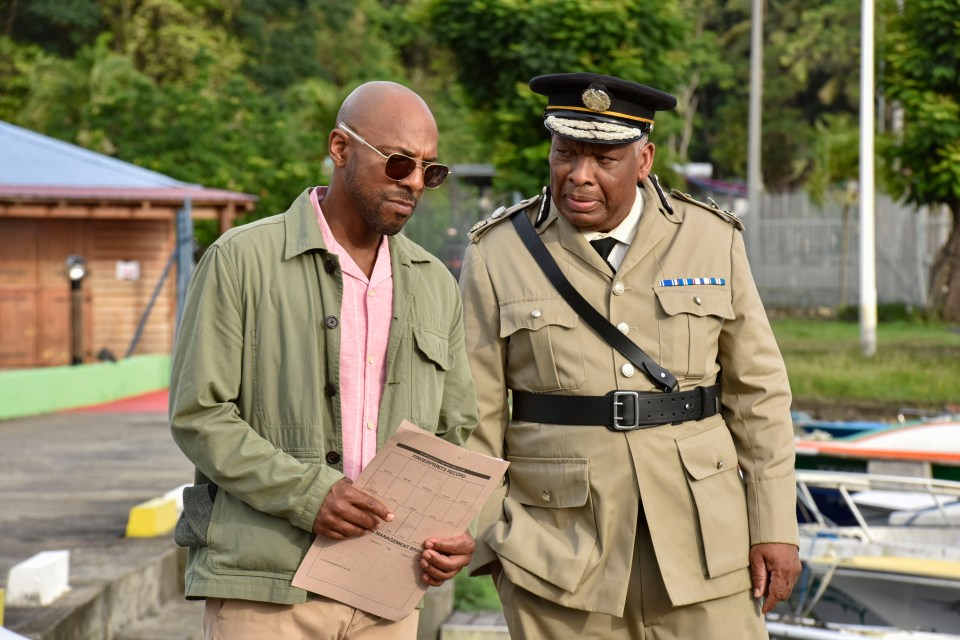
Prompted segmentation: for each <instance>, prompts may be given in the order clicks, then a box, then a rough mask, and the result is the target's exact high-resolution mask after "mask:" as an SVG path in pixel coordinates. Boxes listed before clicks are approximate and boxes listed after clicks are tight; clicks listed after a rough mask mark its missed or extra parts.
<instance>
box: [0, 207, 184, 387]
mask: <svg viewBox="0 0 960 640" xmlns="http://www.w3.org/2000/svg"><path fill="white" fill-rule="evenodd" d="M174 234H175V230H174V224H173V220H172V218H171V219H169V220H156V219H154V220H90V219H79V220H56V219H42V218H0V368H20V367H42V366H54V365H63V364H69V363H70V361H71V353H70V282H69V281H68V279H67V275H66V266H65V260H66V258H67V256H69V255H70V254H80V255H82V256H83V257H84V258H86V260H87V268H88V276H87V277H86V278H85V279H84V281H83V284H82V289H81V290H82V292H83V305H84V309H83V316H84V323H83V330H84V331H83V354H84V361H85V362H93V361H95V359H96V354H97V353H98V352H99V351H100V349H102V348H106V349H109V350H110V351H111V352H112V353H113V354H114V355H115V356H116V357H117V358H118V359H119V358H122V357H123V356H124V355H125V354H126V351H127V349H128V347H129V345H130V342H131V340H132V338H133V335H134V333H135V330H136V327H137V324H138V322H139V321H140V318H141V316H142V314H143V312H144V310H145V308H146V306H147V303H148V302H149V300H150V297H151V295H152V293H153V290H154V288H155V287H156V284H157V282H158V280H159V279H160V275H161V273H162V272H163V268H164V266H165V265H166V263H167V260H168V259H169V256H170V253H171V251H172V250H173V244H174V237H175V236H174ZM118 260H137V261H139V262H140V279H139V280H132V281H131V280H118V279H117V277H116V263H117V261H118ZM175 276H176V268H175V267H174V268H172V269H171V271H170V274H169V275H168V277H167V281H166V282H165V284H164V286H163V288H162V289H161V292H160V294H159V295H158V297H157V300H156V302H155V304H154V307H153V310H152V311H151V313H150V316H149V320H148V323H147V324H146V326H145V327H144V331H143V334H142V337H141V339H140V342H139V346H138V347H137V349H136V350H135V351H134V353H137V354H145V353H168V352H169V351H170V349H171V346H172V343H173V332H174V324H175V313H176V299H175V296H176V284H175Z"/></svg>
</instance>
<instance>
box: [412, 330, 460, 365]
mask: <svg viewBox="0 0 960 640" xmlns="http://www.w3.org/2000/svg"><path fill="white" fill-rule="evenodd" d="M413 339H414V341H415V342H416V343H417V349H419V350H420V352H421V353H422V354H423V355H425V356H426V357H427V359H428V360H431V361H432V362H433V363H435V364H436V365H437V366H438V367H440V368H441V369H443V370H444V371H449V370H450V369H451V368H452V367H453V359H452V357H451V356H450V341H449V339H448V338H447V335H446V334H442V335H441V334H440V333H439V332H437V331H435V330H432V329H427V328H425V327H414V329H413Z"/></svg>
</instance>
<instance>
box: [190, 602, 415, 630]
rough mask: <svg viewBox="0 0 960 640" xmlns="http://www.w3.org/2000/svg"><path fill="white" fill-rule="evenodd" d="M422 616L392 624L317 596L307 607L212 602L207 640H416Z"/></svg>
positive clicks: (208, 606) (206, 613)
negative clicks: (277, 639) (272, 639)
mask: <svg viewBox="0 0 960 640" xmlns="http://www.w3.org/2000/svg"><path fill="white" fill-rule="evenodd" d="M419 621H420V612H419V611H418V610H416V609H414V611H413V613H411V614H410V615H409V616H407V617H406V618H404V619H403V620H398V621H397V622H393V621H392V620H386V619H384V618H381V617H379V616H374V615H370V614H369V613H365V612H363V611H360V610H359V609H354V608H353V607H349V606H347V605H345V604H341V603H339V602H336V601H335V600H329V599H327V598H318V599H316V600H309V601H307V602H305V603H303V604H293V605H284V604H271V603H268V602H253V601H250V600H224V599H221V598H207V603H206V606H205V607H204V609H203V637H204V640H264V638H282V639H283V640H416V638H417V624H418V623H419Z"/></svg>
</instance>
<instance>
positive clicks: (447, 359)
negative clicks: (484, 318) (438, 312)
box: [409, 325, 454, 431]
mask: <svg viewBox="0 0 960 640" xmlns="http://www.w3.org/2000/svg"><path fill="white" fill-rule="evenodd" d="M413 344H414V347H415V348H414V350H413V354H412V358H411V365H410V366H411V370H410V377H409V381H410V383H411V385H412V388H413V389H415V390H416V392H415V393H413V394H411V395H412V396H413V407H412V410H413V416H412V417H413V419H414V421H415V422H416V423H417V425H418V426H419V427H420V428H422V429H426V430H428V431H435V430H436V428H437V420H438V416H439V414H440V404H441V403H442V401H443V385H444V377H445V376H446V373H447V372H448V371H449V370H450V369H452V368H453V364H454V362H453V355H452V354H451V353H450V337H449V335H448V334H447V333H446V332H445V331H441V330H439V329H434V328H431V327H427V326H422V325H417V326H414V327H413Z"/></svg>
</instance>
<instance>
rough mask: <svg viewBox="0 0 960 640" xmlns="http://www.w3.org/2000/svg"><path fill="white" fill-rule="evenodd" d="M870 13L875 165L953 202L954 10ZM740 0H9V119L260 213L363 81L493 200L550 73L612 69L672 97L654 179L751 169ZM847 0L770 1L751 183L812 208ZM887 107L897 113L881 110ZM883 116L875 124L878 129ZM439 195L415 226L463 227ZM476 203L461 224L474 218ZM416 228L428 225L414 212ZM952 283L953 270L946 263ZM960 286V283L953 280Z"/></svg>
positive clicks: (853, 120) (841, 163) (914, 7)
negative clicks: (492, 183) (491, 169)
mask: <svg viewBox="0 0 960 640" xmlns="http://www.w3.org/2000/svg"><path fill="white" fill-rule="evenodd" d="M902 4H903V6H904V7H905V8H904V10H903V12H902V13H898V11H897V6H896V3H894V2H893V1H892V0H884V1H883V2H882V3H881V4H880V6H879V7H878V21H877V23H878V26H877V33H878V51H879V52H880V54H881V57H882V59H883V60H884V65H885V66H884V71H885V73H884V74H881V75H880V76H879V77H880V79H881V81H882V82H881V86H880V90H881V92H882V93H885V94H886V95H887V96H889V97H891V98H893V99H895V100H896V103H895V104H897V105H899V107H900V109H901V111H900V112H902V113H904V114H905V120H906V123H907V124H906V127H904V128H903V130H902V135H900V136H899V137H894V138H892V139H891V143H890V145H888V147H887V151H886V154H887V155H886V157H887V158H888V159H889V166H890V167H891V171H889V172H888V175H889V177H890V180H891V185H893V188H894V189H896V190H897V192H898V193H904V194H906V195H907V196H908V197H909V198H910V199H911V200H912V201H914V202H917V203H934V202H944V203H947V204H949V205H950V206H951V207H952V208H953V210H954V211H955V212H956V211H957V207H956V203H957V198H958V194H960V187H958V186H957V185H960V147H958V144H960V143H958V140H960V113H958V106H957V105H958V100H957V91H958V89H957V87H958V86H960V82H958V77H957V73H958V71H957V70H958V68H960V62H958V59H957V56H958V53H957V52H958V50H960V49H958V48H957V47H956V45H955V43H956V42H957V38H958V35H960V34H958V33H957V30H958V29H960V27H958V25H960V5H958V4H957V2H956V0H908V1H907V2H906V3H902ZM750 5H751V3H750V2H749V0H666V1H658V0H354V1H352V2H346V1H344V0H296V1H292V0H30V1H24V0H0V119H2V120H6V121H10V122H13V123H15V124H19V125H22V126H25V127H28V128H31V129H34V130H37V131H40V132H42V133H45V134H48V135H52V136H54V137H57V138H61V139H64V140H67V141H70V142H74V143H77V144H80V145H83V146H86V147H89V148H91V149H94V150H96V151H99V152H102V153H106V154H109V155H114V156H116V157H119V158H121V159H124V160H127V161H131V162H135V163H137V164H141V165H143V166H147V167H149V168H151V169H155V170H157V171H161V172H163V173H166V174H168V175H171V176H174V177H176V178H180V179H182V180H185V181H189V182H195V183H201V184H204V185H206V186H210V187H219V188H226V189H233V190H238V191H244V192H247V193H252V194H254V195H256V196H258V197H259V198H260V202H259V204H258V206H257V209H256V210H255V212H254V214H253V215H254V216H257V217H259V216H263V215H269V214H272V213H275V212H277V211H280V210H282V209H283V208H284V207H285V206H286V204H287V203H289V202H290V201H291V200H292V198H293V197H295V195H296V194H297V193H299V192H300V191H301V190H302V189H303V188H304V187H305V186H308V185H311V184H318V183H323V182H324V180H325V178H324V170H323V161H324V158H325V155H326V140H327V135H328V133H329V130H330V128H331V127H332V126H333V124H334V118H335V115H336V109H337V107H338V106H339V104H340V102H341V101H342V99H343V98H344V97H345V96H346V94H347V93H348V92H349V91H350V90H352V89H353V88H354V87H355V86H356V85H357V84H359V83H360V82H363V81H365V80H370V79H392V80H396V81H399V82H402V83H405V84H407V85H408V86H411V87H412V88H414V89H415V90H417V91H418V92H420V93H421V94H422V95H423V96H424V97H425V98H426V99H427V101H428V102H429V103H430V104H431V106H432V107H433V108H434V111H435V113H436V115H437V118H438V122H439V125H440V129H441V145H440V155H441V158H443V159H444V160H445V161H447V162H450V163H481V162H490V163H493V164H494V165H495V166H496V169H497V176H496V187H497V189H498V190H499V191H500V192H512V191H516V192H517V193H519V194H524V195H528V194H530V193H531V192H534V191H536V190H539V187H540V185H542V184H543V183H544V181H545V179H546V153H547V135H546V131H545V130H544V129H543V127H542V125H541V124H540V120H539V117H540V113H541V110H542V108H543V105H544V99H543V98H542V97H540V96H537V95H535V94H533V93H532V92H530V91H529V90H528V89H527V87H526V82H527V81H528V80H529V79H530V78H531V77H533V76H535V75H539V74H542V73H552V72H560V71H583V70H589V71H595V72H600V73H610V74H617V75H622V76H623V77H627V78H631V79H634V80H638V81H641V82H645V83H648V84H651V85H654V86H657V87H658V88H661V89H664V90H666V91H669V92H672V93H674V94H675V95H677V96H678V99H679V105H678V108H677V110H676V111H674V112H671V113H667V114H661V115H659V116H658V118H657V127H656V131H655V132H654V134H653V141H654V142H655V143H656V144H657V146H658V151H657V166H656V170H657V172H658V173H660V174H661V177H662V178H664V181H665V182H666V183H667V184H669V185H671V186H678V187H681V188H682V187H684V185H683V184H682V178H681V177H679V176H678V175H677V174H675V173H673V171H672V167H673V166H674V165H675V163H678V164H682V163H686V162H691V161H694V162H710V163H712V165H713V168H714V177H716V178H720V179H724V180H728V181H740V180H742V179H743V177H744V175H745V172H746V148H747V145H746V135H747V134H746V122H747V103H748V100H747V98H748V90H749V31H750V19H751V16H750ZM859 19H860V1H859V0H836V1H834V2H829V3H809V2H803V1H801V0H767V3H766V15H765V18H764V33H765V45H764V47H765V48H764V73H765V86H764V94H763V96H764V120H763V159H764V161H763V178H764V184H765V185H766V188H767V189H768V190H770V191H785V190H795V189H807V190H808V191H810V192H811V193H812V194H813V195H814V196H816V197H823V195H824V194H825V193H827V192H828V191H830V190H831V189H834V188H837V186H838V185H839V186H840V188H841V189H842V188H844V187H845V185H844V183H845V181H847V180H852V179H855V178H856V176H857V141H858V132H857V104H858V100H859V85H858V76H859V52H858V49H859ZM893 113H895V111H894V110H889V112H888V116H889V114H893ZM889 120H890V118H889V117H887V118H886V119H884V118H881V122H882V123H883V126H888V121H889ZM451 191H452V190H451V189H443V190H441V191H440V192H437V193H431V194H430V195H429V196H428V198H429V199H428V200H425V204H429V206H428V207H426V209H427V211H428V213H429V216H418V217H415V220H414V223H415V224H414V223H411V225H410V230H411V232H417V233H419V234H421V235H422V236H423V237H418V238H417V239H418V240H420V241H421V242H424V244H426V245H427V246H428V248H430V249H432V250H434V251H437V250H438V248H439V244H438V243H441V242H442V238H441V239H438V237H440V236H444V235H446V234H448V233H453V234H462V231H463V226H464V224H463V222H462V220H460V219H459V218H463V217H464V215H465V214H463V213H462V212H461V213H460V214H456V215H454V214H451V213H450V212H449V210H450V209H451V208H454V202H453V201H454V200H455V199H456V196H455V194H454V195H451ZM478 215H480V212H474V211H470V212H469V213H468V214H466V216H467V217H468V218H475V217H477V216H478ZM417 218H419V219H417ZM450 229H452V231H450ZM957 272H958V273H960V269H958V270H957ZM957 290H958V291H960V286H958V287H957Z"/></svg>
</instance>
